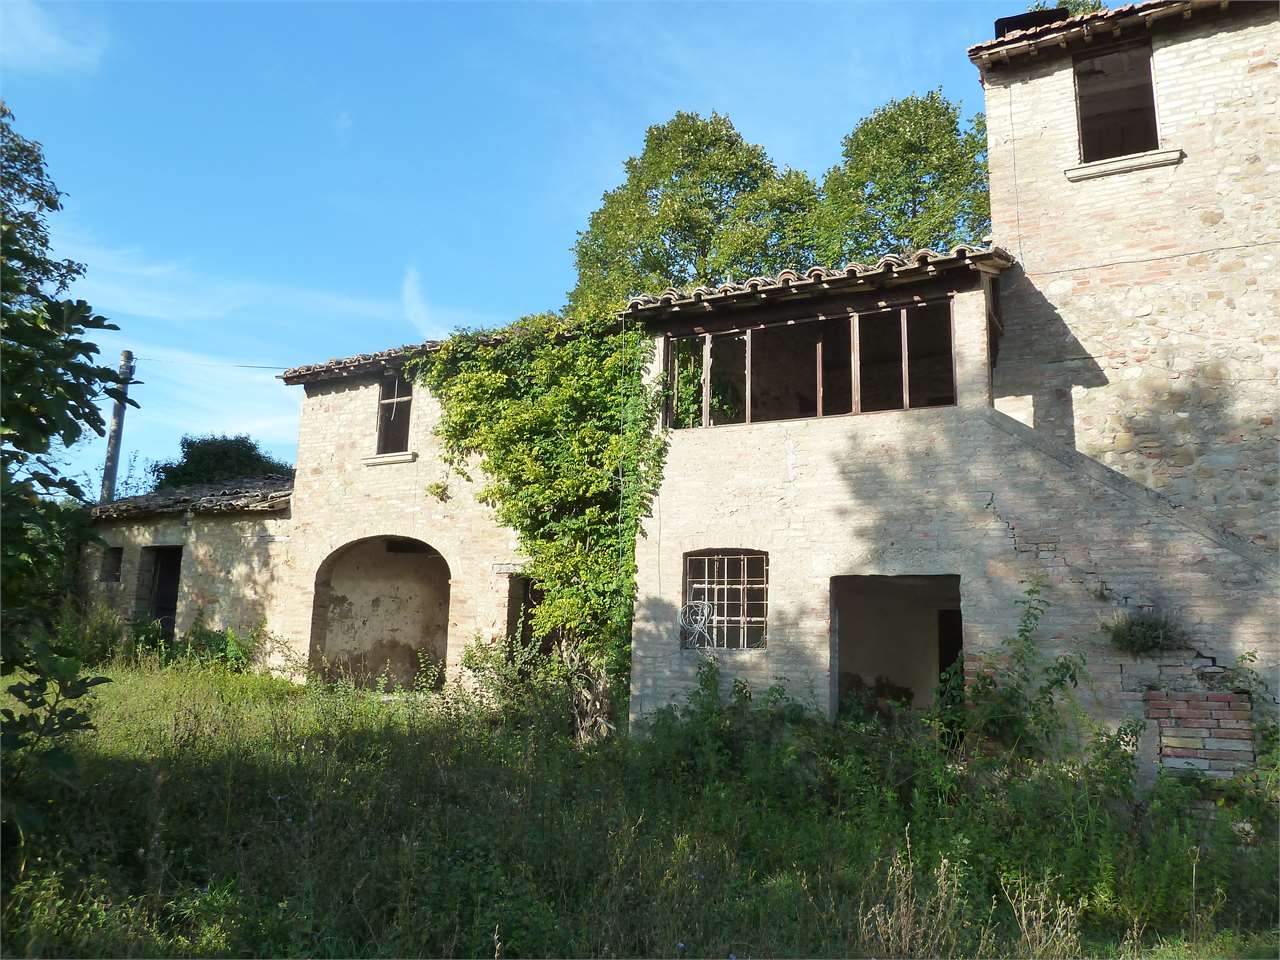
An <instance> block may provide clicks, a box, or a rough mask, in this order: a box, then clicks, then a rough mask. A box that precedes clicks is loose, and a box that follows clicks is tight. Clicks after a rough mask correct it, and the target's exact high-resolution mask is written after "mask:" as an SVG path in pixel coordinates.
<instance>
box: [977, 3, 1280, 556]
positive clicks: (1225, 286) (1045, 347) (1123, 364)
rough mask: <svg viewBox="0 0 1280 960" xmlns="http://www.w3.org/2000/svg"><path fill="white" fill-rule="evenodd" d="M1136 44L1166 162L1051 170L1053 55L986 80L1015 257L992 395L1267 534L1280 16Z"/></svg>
mask: <svg viewBox="0 0 1280 960" xmlns="http://www.w3.org/2000/svg"><path fill="white" fill-rule="evenodd" d="M1151 40H1152V69H1153V74H1154V88H1155V99H1156V108H1157V114H1158V122H1159V132H1160V147H1161V149H1163V150H1179V151H1181V152H1182V154H1183V156H1182V158H1181V160H1180V162H1178V163H1175V164H1171V165H1166V166H1160V167H1156V168H1151V169H1139V170H1130V171H1127V172H1118V173H1111V174H1108V175H1106V176H1097V177H1094V178H1091V179H1084V180H1077V181H1074V182H1073V181H1071V180H1068V179H1067V177H1066V175H1065V171H1066V170H1067V169H1068V168H1073V167H1077V166H1078V165H1079V163H1080V160H1079V152H1078V150H1079V148H1078V140H1077V130H1076V114H1075V109H1074V105H1075V94H1074V81H1073V73H1072V64H1071V58H1070V57H1069V56H1065V55H1056V56H1055V54H1054V53H1053V52H1052V50H1050V49H1049V48H1045V49H1044V50H1042V52H1041V53H1040V54H1039V55H1038V56H1037V57H1035V58H1025V57H1024V58H1021V59H1018V60H1014V61H1013V62H1012V63H1011V64H1009V65H1007V66H1003V67H994V68H992V69H990V70H989V71H988V72H987V73H986V75H985V77H984V86H985V89H986V114H987V128H988V136H989V145H990V168H991V207H992V220H993V234H994V238H995V241H996V243H998V244H1000V245H1001V246H1003V247H1005V248H1006V249H1008V250H1009V251H1010V252H1011V253H1013V254H1014V255H1015V256H1016V257H1017V258H1018V261H1019V267H1018V268H1016V269H1015V270H1013V271H1010V272H1008V273H1006V274H1005V275H1004V276H1003V277H1002V278H1001V280H1002V287H1003V314H1004V323H1005V333H1004V336H1003V338H1002V340H1001V343H1000V351H999V358H998V362H997V364H996V366H995V369H994V383H995V393H996V401H995V402H996V407H997V408H998V409H1000V410H1003V411H1005V412H1007V413H1009V414H1010V415H1011V416H1014V417H1016V418H1018V419H1020V420H1022V421H1023V422H1025V423H1028V424H1030V425H1033V426H1035V427H1036V428H1037V429H1038V430H1041V431H1044V432H1045V433H1047V434H1049V435H1050V436H1052V437H1054V438H1056V439H1057V440H1058V441H1059V442H1061V443H1063V444H1065V445H1067V446H1071V447H1074V448H1076V449H1078V450H1080V451H1082V452H1084V453H1086V454H1088V455H1090V456H1091V457H1095V458H1096V459H1098V460H1099V461H1100V462H1102V463H1104V464H1106V465H1108V466H1110V467H1113V468H1114V469H1116V470H1118V471H1120V472H1122V473H1124V474H1125V475H1126V476H1128V477H1131V478H1133V479H1134V480H1137V481H1138V482H1140V483H1142V484H1143V485H1145V486H1147V487H1149V488H1151V489H1153V490H1158V491H1160V492H1162V493H1164V494H1165V495H1166V496H1168V497H1169V499H1170V501H1171V502H1173V503H1175V504H1179V505H1185V506H1188V507H1194V508H1195V509H1196V510H1198V511H1199V512H1200V513H1201V514H1202V515H1203V516H1205V517H1206V518H1208V519H1210V520H1213V521H1216V522H1218V523H1222V524H1226V525H1228V526H1229V527H1231V528H1232V529H1234V530H1236V531H1238V532H1239V533H1241V534H1242V535H1245V536H1247V537H1250V538H1252V539H1253V540H1255V541H1256V542H1258V543H1262V544H1265V545H1267V546H1270V547H1272V548H1274V547H1276V545H1277V529H1278V528H1277V517H1278V513H1277V506H1278V504H1280V501H1278V499H1277V486H1276V480H1277V466H1276V464H1277V458H1276V450H1277V447H1276V444H1277V439H1278V434H1277V427H1276V418H1277V409H1276V407H1277V403H1276V398H1277V395H1278V394H1277V369H1278V368H1280V327H1277V318H1278V317H1280V69H1278V66H1280V65H1278V63H1277V60H1278V58H1280V15H1278V14H1277V7H1276V5H1275V4H1233V5H1232V6H1231V7H1230V8H1229V10H1228V13H1227V15H1223V16H1213V15H1210V16H1202V15H1198V16H1196V17H1192V18H1191V19H1190V20H1188V21H1186V22H1182V21H1181V20H1178V21H1176V22H1171V21H1169V20H1165V21H1160V23H1159V25H1158V26H1157V28H1156V29H1154V30H1153V32H1152V36H1151ZM1098 42H1101V41H1098ZM1095 166H1096V165H1095Z"/></svg>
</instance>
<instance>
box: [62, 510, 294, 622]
mask: <svg viewBox="0 0 1280 960" xmlns="http://www.w3.org/2000/svg"><path fill="white" fill-rule="evenodd" d="M289 526H290V518H289V514H288V512H287V511H282V512H279V513H263V514H253V513H249V514H211V515H200V514H196V515H194V516H185V515H182V514H162V515H158V516H151V517H139V518H137V519H133V520H123V519H122V520H103V521H99V522H98V523H97V524H96V530H97V532H98V535H99V536H101V537H102V539H103V540H104V541H105V543H106V545H107V546H108V547H120V548H122V549H123V550H124V554H123V561H122V564H121V569H120V579H119V581H118V582H104V581H102V580H100V579H99V573H100V570H101V565H102V551H103V549H104V548H103V547H102V546H98V545H93V546H90V547H88V548H86V550H85V556H84V563H83V568H82V570H83V574H84V579H85V584H86V588H87V591H88V595H89V597H90V598H91V599H96V600H102V601H103V602H105V603H108V604H110V605H111V606H112V607H113V608H115V609H116V610H118V611H120V613H122V614H123V615H124V616H126V617H132V616H134V615H135V614H137V613H140V612H141V611H140V609H139V607H140V604H142V603H145V595H146V593H147V591H148V589H149V585H148V584H146V583H143V582H141V580H142V579H144V577H143V573H144V571H143V569H142V562H141V561H142V550H143V548H145V547H157V546H180V547H182V573H181V579H180V581H179V587H178V613H177V622H176V629H177V631H178V632H179V633H181V632H183V631H185V630H187V629H188V628H189V627H190V626H191V624H192V623H193V622H194V621H195V619H196V617H197V616H203V617H204V619H205V622H206V623H207V624H208V625H209V626H211V627H215V628H223V627H230V628H232V629H234V630H241V631H243V630H250V629H253V628H254V627H256V626H259V625H261V624H263V623H267V622H268V621H269V620H270V619H271V617H272V612H273V607H274V605H275V604H276V602H277V601H278V585H279V582H280V578H281V573H282V571H283V570H284V569H285V567H286V565H287V563H288V547H289V544H288V531H289Z"/></svg>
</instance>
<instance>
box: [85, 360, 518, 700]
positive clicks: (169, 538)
mask: <svg viewBox="0 0 1280 960" xmlns="http://www.w3.org/2000/svg"><path fill="white" fill-rule="evenodd" d="M377 405H378V383H377V379H376V378H375V377H365V378H363V379H348V380H337V381H322V382H319V383H313V384H310V385H308V386H307V387H306V396H305V399H303V402H302V412H301V418H300V421H301V425H300V430H299V437H298V463H297V469H296V476H295V482H294V491H293V496H292V501H291V507H290V510H289V511H288V512H286V513H283V514H196V515H194V516H191V517H184V516H181V515H173V514H169V515H156V516H149V517H139V518H137V519H134V520H127V521H126V520H110V521H99V523H98V525H97V528H98V530H99V532H100V533H101V534H102V536H103V537H104V539H105V540H106V541H107V543H108V544H109V545H111V546H123V547H125V548H126V549H125V554H124V566H123V570H122V573H121V580H120V582H119V583H118V584H114V583H100V582H98V581H97V579H96V577H97V571H98V569H99V567H100V565H101V553H100V550H98V549H97V548H91V550H90V551H89V553H88V554H87V555H86V558H85V569H86V576H87V579H88V581H89V583H88V586H89V592H90V595H91V596H92V597H100V598H102V599H104V600H106V601H107V602H109V603H111V604H112V605H113V606H115V607H117V609H119V610H121V611H122V612H124V613H125V614H126V615H131V614H132V612H133V610H134V608H135V606H136V604H137V595H138V572H139V571H138V565H139V560H140V557H141V549H142V548H143V547H145V546H160V545H181V546H183V548H184V552H183V561H182V575H181V582H180V593H179V598H178V616H177V629H178V631H179V632H181V631H183V630H185V629H186V628H187V627H189V626H190V624H191V623H192V621H193V620H194V618H195V615H196V613H197V611H203V613H204V614H205V616H206V618H207V620H208V621H209V623H210V624H211V625H213V626H231V627H235V628H238V629H243V628H248V627H252V626H254V625H257V624H262V623H265V625H266V626H267V628H268V629H269V630H270V631H271V632H272V633H273V634H274V635H276V636H277V637H278V638H280V639H281V640H283V641H284V643H285V647H286V651H287V652H285V653H284V654H283V655H282V658H281V660H280V665H281V666H286V665H287V666H290V667H295V666H298V665H301V664H305V663H306V662H307V660H308V659H309V658H310V656H311V653H312V649H311V648H312V643H313V639H314V628H315V627H316V624H315V623H313V619H314V618H313V612H314V609H313V608H314V597H315V592H316V584H317V578H318V576H320V575H321V571H322V565H323V564H324V562H325V561H326V559H328V558H330V557H333V556H334V555H335V554H337V553H338V552H339V551H342V550H343V549H344V548H347V547H350V546H351V545H353V544H358V543H360V542H361V541H369V542H374V541H373V540H372V538H385V537H404V538H410V539H414V540H418V541H421V542H422V543H425V544H428V545H429V546H430V547H431V548H433V549H434V550H435V551H438V552H439V554H440V556H441V557H443V559H444V562H445V563H446V564H447V566H448V571H449V574H448V575H449V579H448V583H447V586H446V588H445V589H446V590H447V596H448V610H447V628H445V631H444V632H445V633H446V634H447V641H446V642H445V643H443V644H441V645H442V646H443V647H444V650H443V651H441V652H443V653H444V660H445V662H446V669H447V672H448V673H449V674H450V675H456V674H457V672H458V670H459V667H460V660H461V657H462V651H463V649H464V648H465V647H466V645H467V644H468V643H470V642H471V641H472V640H474V639H476V638H478V637H484V638H492V637H494V636H502V635H505V632H506V630H507V623H508V618H509V609H508V607H509V596H510V594H511V591H512V588H513V583H512V577H513V576H514V575H516V574H518V572H519V568H520V560H521V558H520V557H519V555H518V554H517V551H516V540H515V535H514V534H513V533H511V532H510V531H508V530H504V529H502V528H501V527H499V526H498V524H497V523H496V522H495V520H494V519H493V514H492V511H491V510H490V508H488V507H486V506H484V505H482V504H480V503H478V502H477V501H476V499H475V495H474V494H475V486H474V484H473V483H471V482H470V481H467V480H464V479H463V478H461V477H459V476H457V475H456V474H451V473H450V472H448V470H447V469H446V467H445V466H444V461H443V457H442V451H441V449H440V447H439V443H438V441H437V439H436V438H435V437H434V435H433V434H432V429H433V427H434V425H435V423H436V422H437V420H438V418H439V415H440V407H439V404H438V402H437V401H436V400H435V399H434V398H432V397H430V396H428V395H426V394H420V395H419V396H415V398H414V400H413V406H412V413H411V420H410V424H411V425H410V442H409V452H408V454H400V455H395V456H389V457H374V456H373V454H374V453H375V450H376V435H377V434H376V428H377V414H378V410H377ZM438 482H445V483H446V484H447V487H448V494H447V496H446V497H445V498H444V499H439V498H437V497H436V496H433V495H432V494H430V493H428V491H427V487H428V485H430V484H435V483H438ZM356 549H359V548H358V547H357V548H356ZM402 587H403V584H402V583H400V582H399V580H398V579H397V578H395V577H389V578H388V579H387V597H386V600H387V603H389V604H393V603H394V602H395V601H396V597H395V595H396V594H397V592H401V593H402V592H403V591H402V589H401V588H402ZM366 592H368V591H366ZM440 592H442V591H441V590H437V591H436V593H440ZM364 599H365V600H366V601H367V602H368V604H367V605H372V604H373V601H374V600H376V599H377V596H376V592H375V593H369V595H368V596H367V597H364ZM424 616H425V614H424ZM433 616H434V614H433ZM428 619H429V618H428ZM432 632H433V635H434V633H435V632H436V631H434V630H433V631H432ZM370 642H371V643H372V642H373V638H370ZM432 643H433V645H434V644H435V643H436V641H433V642H432ZM350 648H351V644H350V643H344V644H343V647H342V652H343V655H344V656H349V655H350V654H351V653H352V650H351V649H350Z"/></svg>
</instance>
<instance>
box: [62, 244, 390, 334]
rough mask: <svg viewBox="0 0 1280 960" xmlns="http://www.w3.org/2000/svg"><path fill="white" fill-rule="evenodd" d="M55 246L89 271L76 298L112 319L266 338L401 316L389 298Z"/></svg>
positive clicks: (136, 253)
mask: <svg viewBox="0 0 1280 960" xmlns="http://www.w3.org/2000/svg"><path fill="white" fill-rule="evenodd" d="M54 239H55V243H56V247H57V249H58V252H59V254H60V255H64V256H69V257H72V258H73V259H75V260H79V261H81V262H83V263H86V264H88V265H89V270H88V273H87V274H86V275H85V277H84V278H83V279H81V280H80V281H78V282H77V283H76V286H75V289H74V291H73V292H74V293H75V295H76V296H78V297H83V298H84V299H86V300H88V301H89V302H90V303H92V304H93V305H94V307H95V308H96V309H98V310H99V311H101V312H103V313H107V314H109V315H114V314H126V315H129V316H133V317H144V318H147V319H152V320H162V321H165V322H167V323H171V324H177V325H188V326H192V325H196V324H205V323H208V322H211V321H225V320H228V319H231V318H233V317H243V318H245V319H247V320H251V321H253V322H254V324H255V331H256V332H259V333H261V332H263V331H264V330H265V329H268V328H271V327H276V328H286V329H287V328H291V327H295V326H296V325H297V324H298V323H299V322H302V321H309V320H314V319H315V318H317V317H323V318H326V319H336V320H340V321H379V320H380V321H382V322H384V323H391V322H394V320H395V318H396V317H397V315H398V313H399V311H398V309H397V307H396V303H395V301H394V300H391V299H389V298H388V299H379V298H377V297H368V296H359V295H354V294H347V293H342V292H339V291H332V290H321V289H314V288H309V287H303V286H298V285H294V284H289V283H282V282H275V281H261V280H256V279H245V278H240V277H226V276H217V275H214V274H213V273H211V272H207V271H205V270H202V269H201V268H200V266H199V265H198V264H197V263H196V262H194V261H193V260H190V259H187V260H183V259H159V258H155V257H153V256H151V255H149V254H148V253H147V252H146V251H144V250H140V249H138V248H135V247H112V246H107V245H103V244H100V243H98V242H96V240H95V239H94V238H92V237H90V236H87V235H85V234H83V233H78V232H75V231H69V230H61V231H58V232H57V235H56V236H55V238H54Z"/></svg>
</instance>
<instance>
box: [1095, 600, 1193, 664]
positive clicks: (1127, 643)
mask: <svg viewBox="0 0 1280 960" xmlns="http://www.w3.org/2000/svg"><path fill="white" fill-rule="evenodd" d="M1103 631H1104V632H1105V633H1106V634H1107V635H1108V636H1109V637H1110V638H1111V642H1112V643H1114V644H1115V645H1116V646H1117V647H1119V648H1120V649H1121V650H1123V651H1125V652H1126V653H1131V654H1133V655H1134V656H1142V655H1144V654H1148V653H1153V652H1155V651H1157V650H1176V649H1180V648H1185V647H1187V646H1188V642H1187V634H1186V631H1185V630H1183V629H1182V627H1181V626H1180V625H1179V624H1178V623H1177V622H1176V621H1175V620H1173V619H1172V618H1170V617H1168V616H1166V615H1165V614H1162V613H1158V612H1156V611H1154V610H1139V611H1134V612H1130V611H1124V612H1123V613H1119V614H1117V615H1116V617H1115V618H1114V619H1113V620H1111V621H1110V622H1109V623H1107V624H1106V625H1105V626H1104V627H1103Z"/></svg>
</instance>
